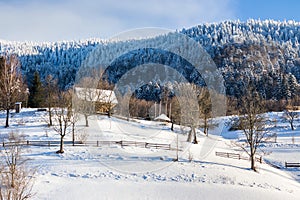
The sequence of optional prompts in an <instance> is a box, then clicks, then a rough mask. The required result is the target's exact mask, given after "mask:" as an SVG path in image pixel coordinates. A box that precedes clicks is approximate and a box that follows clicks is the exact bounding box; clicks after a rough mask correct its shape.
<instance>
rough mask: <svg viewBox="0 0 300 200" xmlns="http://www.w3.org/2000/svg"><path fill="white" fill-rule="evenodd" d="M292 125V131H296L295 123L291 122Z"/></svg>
mask: <svg viewBox="0 0 300 200" xmlns="http://www.w3.org/2000/svg"><path fill="white" fill-rule="evenodd" d="M290 124H291V129H292V131H293V130H295V128H294V124H293V122H291V123H290Z"/></svg>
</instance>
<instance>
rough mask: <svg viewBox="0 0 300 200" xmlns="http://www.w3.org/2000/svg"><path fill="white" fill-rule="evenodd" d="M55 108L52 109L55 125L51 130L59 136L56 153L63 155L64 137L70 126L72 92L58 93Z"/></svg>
mask: <svg viewBox="0 0 300 200" xmlns="http://www.w3.org/2000/svg"><path fill="white" fill-rule="evenodd" d="M56 104H57V107H55V108H54V109H53V113H54V117H55V118H54V119H55V121H56V123H55V124H54V125H53V129H54V130H55V131H56V132H57V133H58V134H59V135H60V149H59V150H58V151H57V152H56V153H64V148H63V146H64V137H65V136H66V134H67V131H68V128H69V127H70V126H71V125H72V123H71V118H72V112H73V111H72V92H71V91H70V90H68V91H60V92H59V93H58V99H57V103H56Z"/></svg>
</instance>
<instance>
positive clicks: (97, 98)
mask: <svg viewBox="0 0 300 200" xmlns="http://www.w3.org/2000/svg"><path fill="white" fill-rule="evenodd" d="M75 94H76V96H77V97H78V98H80V99H82V100H86V101H92V102H101V103H112V104H117V103H118V100H117V98H116V95H115V92H114V91H113V90H101V89H96V88H82V87H75Z"/></svg>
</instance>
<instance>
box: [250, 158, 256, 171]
mask: <svg viewBox="0 0 300 200" xmlns="http://www.w3.org/2000/svg"><path fill="white" fill-rule="evenodd" d="M250 159H251V169H252V170H253V171H256V169H255V159H254V154H251V155H250Z"/></svg>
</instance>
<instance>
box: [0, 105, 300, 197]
mask: <svg viewBox="0 0 300 200" xmlns="http://www.w3.org/2000/svg"><path fill="white" fill-rule="evenodd" d="M281 114H282V113H268V115H269V116H270V118H271V120H274V119H276V120H277V123H276V127H275V126H274V127H271V128H270V130H272V131H273V132H276V133H277V135H278V139H277V143H266V144H263V145H262V146H261V148H262V149H264V150H266V151H267V152H269V153H268V154H266V155H263V158H264V161H265V162H267V163H272V164H275V165H277V166H279V167H281V169H277V168H274V167H272V166H270V165H268V164H266V163H263V164H260V163H257V168H258V172H253V171H251V170H250V169H249V167H250V162H249V161H247V160H235V159H228V158H222V157H217V156H215V152H216V151H222V152H232V153H241V154H243V155H244V156H245V154H244V153H243V152H241V151H240V150H239V149H238V148H237V147H235V146H233V145H232V142H233V141H237V140H238V139H239V138H241V136H242V133H241V132H239V131H234V132H230V131H228V128H227V127H224V126H223V125H224V122H225V121H227V120H228V117H226V118H221V119H219V121H220V124H219V127H218V129H216V130H214V131H211V134H210V135H209V137H206V136H204V135H203V134H202V132H201V131H199V132H198V139H199V144H197V145H196V144H193V145H191V144H188V143H186V142H185V140H186V137H187V136H186V135H185V134H183V133H182V130H181V129H180V127H177V126H176V127H175V133H174V132H172V131H170V125H163V124H161V123H159V122H149V121H143V120H134V121H133V120H130V121H126V120H121V119H119V118H115V117H112V118H110V119H109V118H107V117H106V116H94V117H91V118H90V126H89V127H88V128H84V125H83V124H84V123H83V122H81V121H80V122H79V123H78V127H77V133H80V134H84V133H86V134H87V135H88V138H87V140H88V141H97V140H98V141H104V140H106V141H119V140H127V141H142V142H153V143H164V144H171V147H172V149H171V150H162V149H155V148H141V147H121V146H120V145H111V146H109V145H105V146H101V145H100V146H99V147H97V146H96V143H94V144H90V145H82V146H78V145H77V146H71V145H66V146H65V153H64V154H56V153H55V151H56V150H58V146H51V147H47V146H44V147H38V146H30V147H26V148H25V150H26V151H25V153H24V156H25V157H27V158H29V159H30V160H29V162H28V166H29V167H33V168H36V169H37V172H36V174H35V185H34V188H33V190H34V192H35V193H36V195H35V196H34V199H72V200H75V199H230V200H234V199H280V200H282V199H299V197H300V168H289V169H286V168H284V162H285V161H288V162H300V123H299V121H297V123H296V130H295V131H290V127H289V126H288V123H284V122H282V120H281V118H280V115H281ZM4 120H5V115H4V113H1V114H0V124H4ZM46 120H47V116H46V113H45V112H36V110H35V109H23V110H22V112H21V113H20V114H15V113H12V118H11V120H10V124H11V126H10V128H7V129H5V128H1V129H0V135H1V138H5V137H6V136H7V134H8V133H9V132H11V131H15V132H17V133H18V134H23V135H24V136H25V139H26V140H58V139H59V135H57V134H56V132H55V131H53V130H52V129H51V128H48V127H47V125H46ZM177 136H178V138H177ZM293 137H294V142H292V138H293ZM177 139H178V146H179V149H180V151H179V162H174V161H173V159H174V158H176V150H175V149H176V147H177ZM1 140H2V139H1ZM65 140H68V141H70V140H71V134H69V135H67V136H66V138H65ZM190 160H191V161H190Z"/></svg>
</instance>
